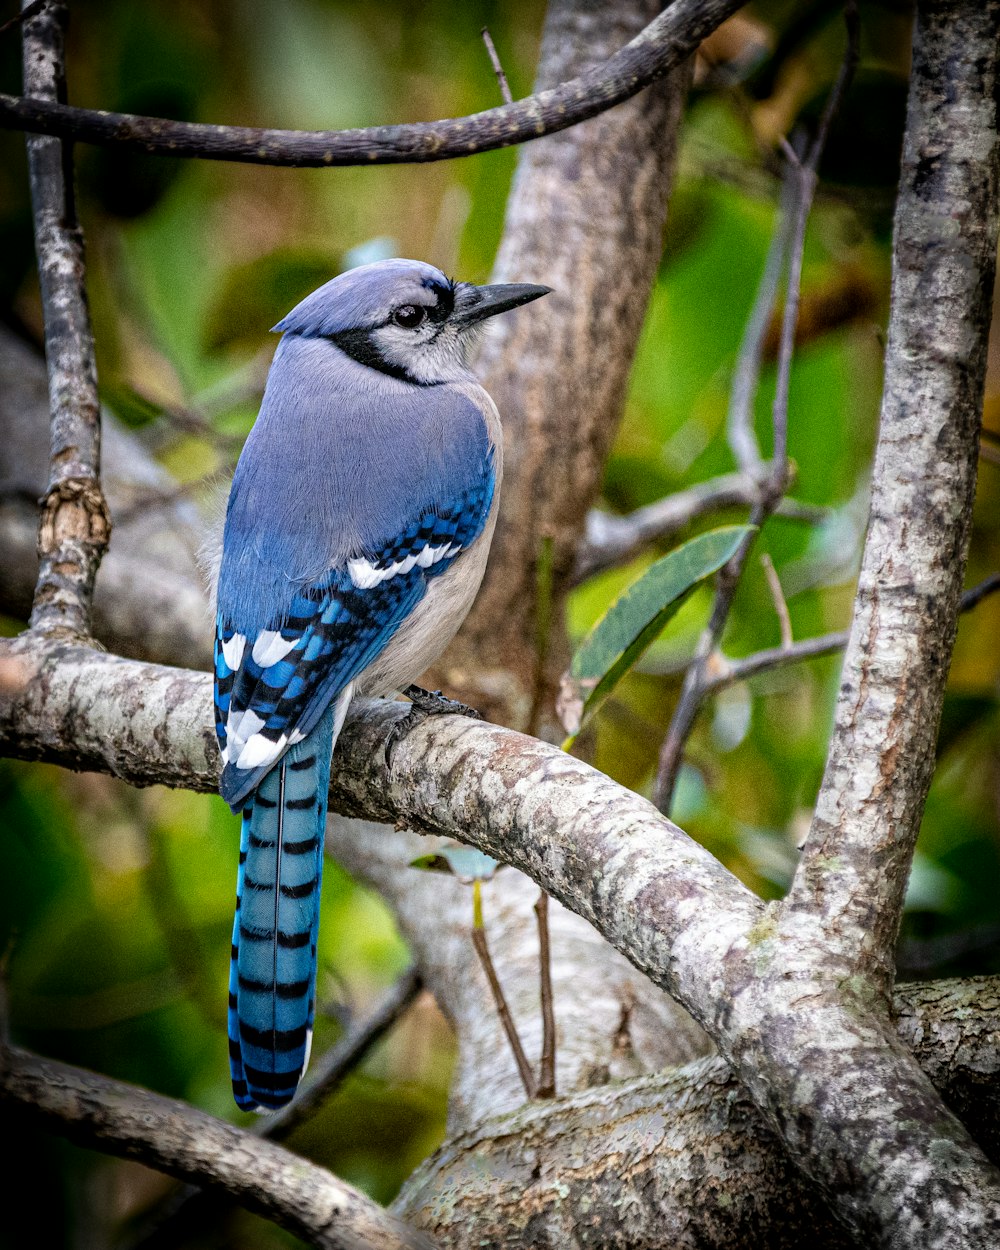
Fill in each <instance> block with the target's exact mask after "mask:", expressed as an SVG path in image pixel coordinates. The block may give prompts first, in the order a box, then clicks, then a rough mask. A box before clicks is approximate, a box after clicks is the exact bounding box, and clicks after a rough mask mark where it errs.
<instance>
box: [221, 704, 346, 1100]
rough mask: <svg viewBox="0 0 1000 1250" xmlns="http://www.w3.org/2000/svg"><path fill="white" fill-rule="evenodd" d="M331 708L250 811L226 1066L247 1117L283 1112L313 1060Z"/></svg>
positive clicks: (245, 814)
mask: <svg viewBox="0 0 1000 1250" xmlns="http://www.w3.org/2000/svg"><path fill="white" fill-rule="evenodd" d="M333 734H334V709H333V707H332V706H331V707H330V708H328V709H327V711H326V713H325V714H324V715H323V717H322V718H321V720H320V721H319V723H318V724H317V725H316V727H315V728H314V729H313V731H312V733H310V734H309V735H308V736H307V737H306V738H305V740H304V741H302V742H300V743H298V744H297V745H295V746H293V747H292V748H291V749H290V750H289V751H288V752H287V754H286V755H285V756H284V758H283V759H282V760H281V763H280V764H279V765H278V766H277V767H276V768H273V769H272V770H271V772H270V773H268V775H267V776H266V777H265V779H264V781H263V782H262V783H261V785H260V786H259V787H258V789H257V791H256V793H255V795H254V796H253V801H252V803H249V804H248V805H247V806H246V807H245V808H244V811H243V827H242V834H241V846H240V868H239V876H238V880H237V887H236V919H235V921H234V924H233V950H232V962H231V966H230V978H229V1058H230V1069H231V1072H232V1080H233V1093H234V1095H235V1098H236V1102H237V1103H238V1105H239V1106H240V1107H242V1108H243V1110H245V1111H253V1110H256V1109H265V1110H271V1109H276V1108H278V1107H282V1106H284V1104H285V1103H287V1102H289V1101H290V1100H291V1098H292V1096H293V1095H294V1093H295V1089H296V1086H297V1085H298V1082H299V1078H300V1077H301V1075H302V1072H303V1070H304V1068H305V1065H306V1060H307V1058H308V1051H309V1043H310V1039H311V1036H312V1027H313V1017H314V1013H315V996H316V937H317V932H318V927H319V903H320V883H321V880H322V871H323V832H324V827H325V824H326V797H327V789H328V787H329V784H330V753H331V751H332V747H333Z"/></svg>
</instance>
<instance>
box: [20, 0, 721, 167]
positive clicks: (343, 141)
mask: <svg viewBox="0 0 1000 1250" xmlns="http://www.w3.org/2000/svg"><path fill="white" fill-rule="evenodd" d="M743 3H744V0H675V2H674V3H673V4H671V6H670V7H669V8H668V9H667V10H666V11H665V12H664V13H662V14H661V15H660V16H659V17H657V18H656V19H655V20H654V21H653V22H651V23H650V25H649V26H648V27H647V28H646V29H645V30H643V31H642V33H641V34H639V35H638V36H636V38H634V39H633V40H632V41H631V42H630V43H628V44H627V45H626V46H625V47H623V48H621V49H619V50H618V51H617V52H616V53H615V54H614V55H613V56H610V57H609V58H608V59H607V60H606V61H605V62H604V63H603V64H602V65H599V66H596V67H593V68H588V69H587V70H585V71H584V72H583V73H581V74H580V75H579V76H578V77H576V78H573V79H571V80H570V81H569V82H564V83H561V84H560V85H559V86H556V87H552V88H550V89H548V90H544V91H539V92H537V94H535V95H531V96H527V97H526V98H525V99H523V100H517V101H516V102H514V103H513V104H505V105H503V106H501V107H500V108H495V109H488V110H487V111H486V112H483V113H475V114H473V115H472V116H469V117H457V118H450V119H447V120H443V121H437V122H415V123H412V124H409V125H403V126H371V127H367V128H362V129H355V130H318V131H295V130H267V129H261V128H257V127H248V126H214V125H205V124H202V123H197V122H177V121H167V120H165V119H163V118H156V117H136V116H133V115H130V114H126V113H106V112H97V111H95V110H92V109H78V108H71V107H70V106H68V105H65V104H60V103H56V102H54V101H52V100H47V99H42V98H36V92H34V91H33V90H29V91H28V92H27V93H26V98H17V97H14V96H8V95H0V127H4V128H6V129H8V130H29V131H34V132H37V133H40V134H46V135H57V136H60V137H62V138H67V139H73V140H75V141H77V142H83V143H96V144H101V145H118V146H121V147H126V148H133V149H138V150H140V151H144V152H156V153H158V154H160V155H163V156H175V157H197V158H203V159H208V160H218V161H244V162H247V163H249V164H255V165H285V166H295V167H297V168H304V167H311V166H312V167H315V166H320V167H321V166H341V165H387V164H401V163H416V162H422V161H440V160H447V159H449V158H454V157H458V156H471V155H472V154H473V153H476V152H489V151H492V150H494V149H496V148H504V147H510V146H511V145H513V144H517V143H526V142H528V141H529V140H532V139H538V138H540V137H541V136H543V135H549V134H553V133H556V132H557V131H560V130H565V129H567V128H568V127H570V126H575V125H576V124H577V123H578V122H582V121H585V120H587V119H588V118H590V117H594V116H596V115H597V114H598V113H603V112H605V111H606V110H607V109H610V108H613V107H614V106H615V105H616V104H621V103H622V101H623V100H628V99H629V98H630V97H632V96H634V95H636V94H637V92H639V91H642V90H643V88H645V87H648V86H649V85H650V84H651V83H653V82H656V81H657V80H658V79H660V78H663V77H664V76H665V75H667V74H669V73H670V71H671V70H672V69H675V68H676V67H677V66H678V65H681V64H682V63H683V62H684V61H685V60H687V58H688V57H689V56H690V55H691V54H692V53H693V52H694V51H695V49H696V48H697V47H698V45H699V43H701V41H702V40H703V39H704V38H705V37H706V35H709V34H711V32H712V31H713V30H715V29H716V28H717V27H718V26H719V25H720V24H721V23H722V22H723V21H725V19H726V18H727V17H729V16H730V15H731V14H733V13H735V12H736V10H737V9H739V8H741V7H742V5H743Z"/></svg>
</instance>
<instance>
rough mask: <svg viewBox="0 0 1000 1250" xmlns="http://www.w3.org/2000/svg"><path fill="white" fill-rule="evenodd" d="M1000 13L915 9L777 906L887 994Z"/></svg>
mask: <svg viewBox="0 0 1000 1250" xmlns="http://www.w3.org/2000/svg"><path fill="white" fill-rule="evenodd" d="M998 36H1000V4H998V3H997V0H986V2H983V0H967V2H965V3H960V4H955V3H944V2H943V0H927V2H926V3H923V4H922V5H920V6H919V7H918V17H917V24H916V29H915V34H914V61H913V72H912V75H911V85H910V97H909V107H908V116H907V127H906V142H905V146H904V153H903V166H902V175H901V182H900V191H899V198H898V200H897V205H896V224H895V236H894V249H893V282H892V311H891V316H890V322H889V334H888V343H887V349H886V362H885V390H884V397H883V403H882V416H881V429H880V435H879V441H878V447H877V451H876V457H875V467H874V471H873V480H872V505H871V516H870V520H869V527H868V534H867V539H866V542H865V549H864V556H863V560H862V567H861V575H860V579H859V585H858V595H857V599H856V604H855V613H854V620H853V623H852V627H851V637H850V642H849V645H848V649H847V655H846V657H845V661H844V667H843V675H842V678H841V690H840V697H839V701H838V707H837V719H836V727H835V730H834V736H833V740H832V742H831V745H830V752H829V756H828V759H827V766H826V773H825V776H824V779H823V785H822V789H821V791H820V795H819V798H818V800H817V805H816V812H815V816H814V819H813V824H812V828H811V829H810V832H809V837H808V840H807V842H806V846H805V852H804V855H803V859H802V863H801V865H800V868H799V872H798V874H797V875H796V879H795V882H794V884H793V887H792V891H791V894H790V897H789V900H788V905H787V917H786V923H787V925H788V927H789V929H793V928H794V927H795V926H796V925H799V924H806V923H809V924H815V925H817V926H818V927H820V928H821V929H822V931H823V933H824V935H825V941H826V950H827V959H828V960H829V962H830V965H831V967H832V966H834V965H836V966H838V967H839V968H840V969H841V975H845V976H846V975H848V974H849V973H850V972H852V971H854V970H858V971H861V972H862V973H863V974H864V975H865V977H866V978H870V979H871V981H872V984H873V985H874V986H875V987H877V988H878V989H879V990H880V991H881V992H882V993H883V994H884V993H886V992H887V990H888V987H889V986H890V985H891V982H892V972H893V952H894V949H895V942H896V934H897V930H898V926H899V918H900V915H901V912H902V906H903V895H904V892H905V889H906V882H907V877H908V874H909V867H910V862H911V858H912V854H913V847H914V844H915V842H916V838H917V832H918V829H919V827H920V820H921V816H922V813H923V807H924V799H925V796H926V794H927V789H928V787H929V785H930V780H931V775H932V772H933V768H934V753H935V744H936V738H937V726H938V720H939V717H940V712H941V704H942V700H943V698H944V688H945V682H946V680H947V676H948V665H949V662H950V658H951V652H952V647H953V644H954V638H955V631H956V627H957V620H958V612H959V606H960V598H961V592H962V579H963V574H964V571H965V562H966V555H967V550H968V536H969V526H970V523H971V516H972V500H973V495H974V492H975V483H976V463H977V461H976V452H977V447H978V429H979V423H980V418H981V414H982V405H983V386H984V379H985V370H986V346H987V340H988V337H989V328H990V311H991V299H992V292H993V282H994V275H995V263H996V247H997V223H998V173H997V171H998V161H1000V141H998V134H997V104H996V96H995V85H996V81H997V41H998Z"/></svg>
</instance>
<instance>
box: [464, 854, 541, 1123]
mask: <svg viewBox="0 0 1000 1250" xmlns="http://www.w3.org/2000/svg"><path fill="white" fill-rule="evenodd" d="M472 945H473V948H474V949H475V952H476V954H477V955H478V956H479V962H480V964H481V965H482V969H483V972H485V974H486V980H487V981H488V982H489V986H490V993H491V994H492V995H493V1002H494V1004H495V1006H496V1009H497V1015H498V1016H499V1017H500V1023H501V1025H502V1026H503V1031H504V1033H505V1034H506V1037H507V1042H508V1044H509V1045H510V1049H511V1053H512V1054H513V1056H514V1062H515V1063H516V1064H517V1071H518V1075H519V1076H520V1078H521V1084H522V1085H523V1086H524V1092H525V1093H526V1094H527V1096H528V1097H529V1098H534V1097H535V1093H536V1090H537V1085H536V1083H535V1074H534V1072H532V1070H531V1064H530V1063H529V1062H528V1056H527V1055H526V1054H525V1053H524V1046H523V1044H522V1042H521V1037H520V1034H519V1033H518V1031H517V1025H516V1024H515V1023H514V1017H513V1016H512V1015H511V1014H510V1008H509V1007H508V1006H507V999H506V997H505V995H504V992H503V986H502V985H501V984H500V978H499V977H498V976H497V972H496V968H495V967H494V966H493V957H492V956H491V955H490V948H489V944H488V943H487V941H486V929H485V926H484V925H483V883H482V882H481V881H480V880H479V878H478V877H477V878H476V879H475V880H474V881H473V883H472Z"/></svg>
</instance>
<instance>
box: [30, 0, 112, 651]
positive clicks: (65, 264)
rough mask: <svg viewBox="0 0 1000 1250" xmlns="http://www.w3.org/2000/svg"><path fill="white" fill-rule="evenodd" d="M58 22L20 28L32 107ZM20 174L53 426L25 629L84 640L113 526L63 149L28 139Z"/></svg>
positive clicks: (45, 94)
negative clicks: (27, 196) (29, 212)
mask: <svg viewBox="0 0 1000 1250" xmlns="http://www.w3.org/2000/svg"><path fill="white" fill-rule="evenodd" d="M65 23H66V10H65V7H64V6H62V5H57V4H54V3H53V4H51V5H49V6H47V7H45V8H44V9H43V10H42V11H41V12H40V13H36V14H35V15H34V16H32V17H31V18H29V19H28V20H27V21H26V22H25V24H24V83H25V90H26V91H27V92H28V94H29V95H32V96H34V97H36V98H37V99H38V100H39V101H43V100H44V101H49V102H55V101H58V100H59V99H62V98H64V96H65V90H66V76H65V61H64V49H63V28H64V26H65ZM53 106H54V107H58V105H55V104H54V105H53ZM28 170H29V174H30V179H31V202H32V208H33V211H34V218H35V249H36V251H37V253H38V276H39V281H40V284H41V289H42V311H43V313H44V317H45V354H46V359H47V362H48V372H49V406H50V410H51V419H52V427H51V458H50V467H49V481H48V489H47V491H46V494H45V498H44V500H43V502H42V516H41V525H40V529H39V533H38V551H39V570H38V582H37V585H36V588H35V598H34V605H33V608H32V614H31V621H32V624H33V625H34V626H35V627H36V628H37V629H45V630H52V629H63V630H67V631H69V632H71V633H75V634H80V635H87V634H89V633H90V614H91V602H92V599H93V593H94V578H95V576H96V574H97V568H98V565H99V564H100V562H101V558H102V556H103V555H104V552H105V550H106V549H107V544H108V538H109V536H110V533H111V519H110V516H109V514H108V506H107V503H106V502H105V500H104V495H103V492H102V490H101V482H100V461H101V419H100V408H99V405H98V399H97V366H96V364H95V361H94V340H93V336H92V334H91V330H90V314H89V311H88V309H87V297H86V292H85V289H84V261H83V231H82V230H81V228H80V224H79V222H78V221H77V217H76V204H75V202H74V196H73V166H72V157H71V149H70V145H69V144H64V143H63V142H62V141H61V140H59V139H52V138H42V137H40V136H38V135H33V136H31V137H29V139H28Z"/></svg>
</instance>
